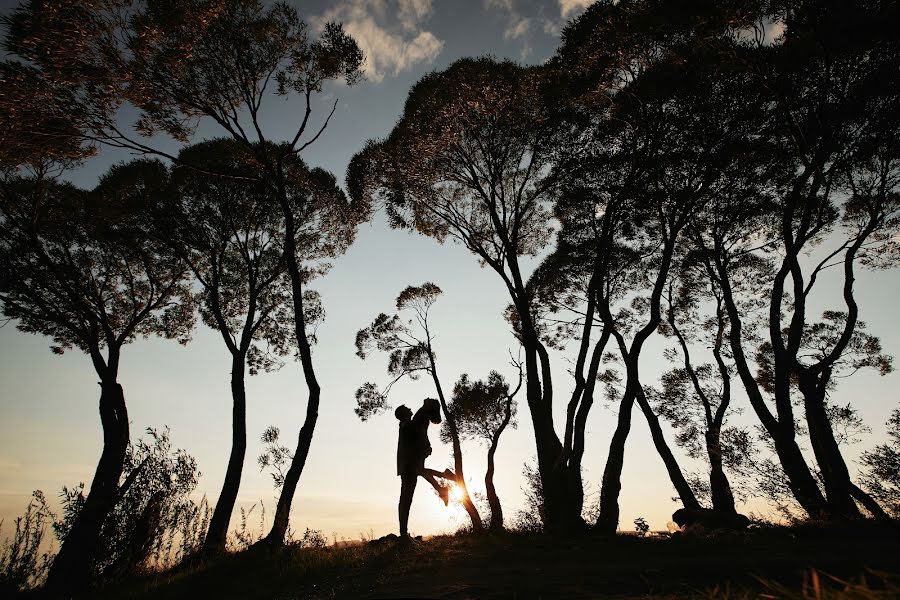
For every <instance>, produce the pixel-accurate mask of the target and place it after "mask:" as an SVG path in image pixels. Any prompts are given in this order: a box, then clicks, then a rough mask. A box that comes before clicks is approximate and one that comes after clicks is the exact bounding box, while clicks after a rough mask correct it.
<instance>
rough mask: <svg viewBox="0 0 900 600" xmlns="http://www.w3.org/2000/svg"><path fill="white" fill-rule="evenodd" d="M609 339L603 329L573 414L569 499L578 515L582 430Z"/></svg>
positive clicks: (580, 506) (581, 496) (580, 507)
mask: <svg viewBox="0 0 900 600" xmlns="http://www.w3.org/2000/svg"><path fill="white" fill-rule="evenodd" d="M609 337H610V335H609V330H608V329H606V328H605V327H604V329H603V333H602V334H601V335H600V339H599V340H598V341H597V343H596V344H595V345H594V350H593V352H592V354H591V362H590V366H589V367H588V373H587V377H586V378H585V384H584V389H583V391H582V395H581V401H580V403H579V404H578V411H577V412H576V413H575V422H574V425H573V430H574V432H573V439H572V455H571V456H570V457H569V469H570V470H571V475H572V478H573V485H572V489H571V491H570V499H571V502H572V505H573V506H572V510H578V513H579V514H581V512H582V510H583V508H584V482H583V481H582V479H581V461H582V458H583V457H584V430H585V427H586V426H587V418H588V414H590V412H591V407H592V406H593V405H594V388H595V387H596V384H597V373H598V372H599V370H600V359H601V358H602V356H603V350H604V349H605V348H606V344H607V342H608V341H609Z"/></svg>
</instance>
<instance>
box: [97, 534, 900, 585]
mask: <svg viewBox="0 0 900 600" xmlns="http://www.w3.org/2000/svg"><path fill="white" fill-rule="evenodd" d="M813 570H815V575H814V574H813ZM898 574H900V528H898V526H897V524H891V525H878V524H874V523H868V524H866V526H865V527H862V528H860V527H852V528H851V527H848V528H834V527H830V528H824V527H815V526H811V525H807V526H802V527H794V528H771V529H759V530H751V531H748V532H745V533H720V534H711V535H707V536H687V535H681V536H676V537H674V538H672V539H663V538H638V537H636V536H629V535H620V536H617V537H615V538H602V537H595V536H590V535H585V536H582V537H574V538H571V537H570V538H553V537H550V536H542V535H538V534H516V533H509V534H502V535H496V536H473V535H457V536H442V537H435V538H431V539H428V540H425V541H420V542H418V543H414V544H400V543H398V542H397V541H396V540H391V539H386V540H376V541H372V542H369V543H365V544H360V545H357V546H344V547H328V548H285V549H284V550H282V551H279V552H268V551H263V550H255V549H251V550H249V551H246V552H242V553H238V554H232V555H228V556H225V557H222V558H220V559H217V560H214V561H209V562H201V563H194V564H192V565H185V566H182V567H180V568H178V569H175V570H173V571H169V572H165V573H159V574H154V575H149V576H146V577H144V578H142V579H138V580H132V581H129V582H125V583H119V584H116V585H111V586H108V587H106V588H105V589H102V590H98V591H97V592H96V594H95V596H96V597H99V598H173V599H176V598H190V599H192V600H193V599H196V598H207V597H208V598H242V599H252V598H260V599H262V598H265V599H273V598H284V599H288V598H297V599H300V598H442V599H450V598H454V599H456V598H459V599H462V598H606V597H613V598H648V597H654V598H655V597H666V598H694V597H699V598H734V599H743V598H791V597H795V598H832V597H834V598H897V597H900V578H898ZM851 583H853V584H854V585H851V586H850V587H849V589H848V584H851ZM817 590H818V591H817ZM839 590H843V591H840V593H838V591H839Z"/></svg>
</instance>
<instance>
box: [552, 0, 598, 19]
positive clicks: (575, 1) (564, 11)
mask: <svg viewBox="0 0 900 600" xmlns="http://www.w3.org/2000/svg"><path fill="white" fill-rule="evenodd" d="M557 1H558V2H559V12H560V15H561V16H562V18H563V19H571V18H573V17H577V16H578V15H579V14H581V12H582V11H583V10H584V9H586V8H587V7H588V6H590V5H591V4H593V3H594V1H595V0H557Z"/></svg>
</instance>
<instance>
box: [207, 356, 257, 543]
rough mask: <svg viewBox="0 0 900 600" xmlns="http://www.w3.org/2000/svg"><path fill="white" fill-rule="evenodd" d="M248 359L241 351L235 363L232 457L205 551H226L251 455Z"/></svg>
mask: <svg viewBox="0 0 900 600" xmlns="http://www.w3.org/2000/svg"><path fill="white" fill-rule="evenodd" d="M244 367H245V357H244V355H243V354H242V353H241V352H237V353H236V354H235V355H234V357H233V359H232V361H231V397H232V401H233V405H232V409H231V455H230V456H229V458H228V467H227V469H226V470H225V482H224V483H223V484H222V492H221V493H220V494H219V499H218V501H217V502H216V508H215V510H214V511H213V516H212V519H211V520H210V522H209V530H208V531H207V533H206V541H205V542H204V551H206V552H208V553H219V552H222V551H224V550H225V544H226V541H227V536H228V525H229V523H230V521H231V514H232V512H233V511H234V504H235V502H236V501H237V494H238V489H239V488H240V485H241V473H242V471H243V468H244V457H245V455H246V452H247V394H246V389H245V386H244Z"/></svg>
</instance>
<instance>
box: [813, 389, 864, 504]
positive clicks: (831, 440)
mask: <svg viewBox="0 0 900 600" xmlns="http://www.w3.org/2000/svg"><path fill="white" fill-rule="evenodd" d="M799 383H800V385H799V387H800V392H801V393H802V394H803V406H804V409H805V410H806V422H807V424H808V425H809V439H810V442H811V443H812V447H813V453H814V454H815V456H816V462H817V463H818V464H819V470H820V472H821V473H822V481H823V483H824V485H825V499H826V500H827V501H828V509H829V512H830V513H831V515H832V516H833V517H837V518H843V519H858V518H860V517H862V515H861V514H860V512H859V508H858V507H857V506H856V503H855V502H854V501H853V494H852V485H853V484H852V482H851V480H850V472H849V471H848V469H847V463H845V462H844V457H843V456H842V455H841V449H840V447H839V446H838V443H837V440H836V439H835V437H834V430H833V429H832V428H831V422H830V421H829V420H828V415H827V413H826V412H825V386H826V383H827V378H823V380H822V381H821V382H816V381H814V380H813V376H811V375H806V374H801V375H800V381H799Z"/></svg>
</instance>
